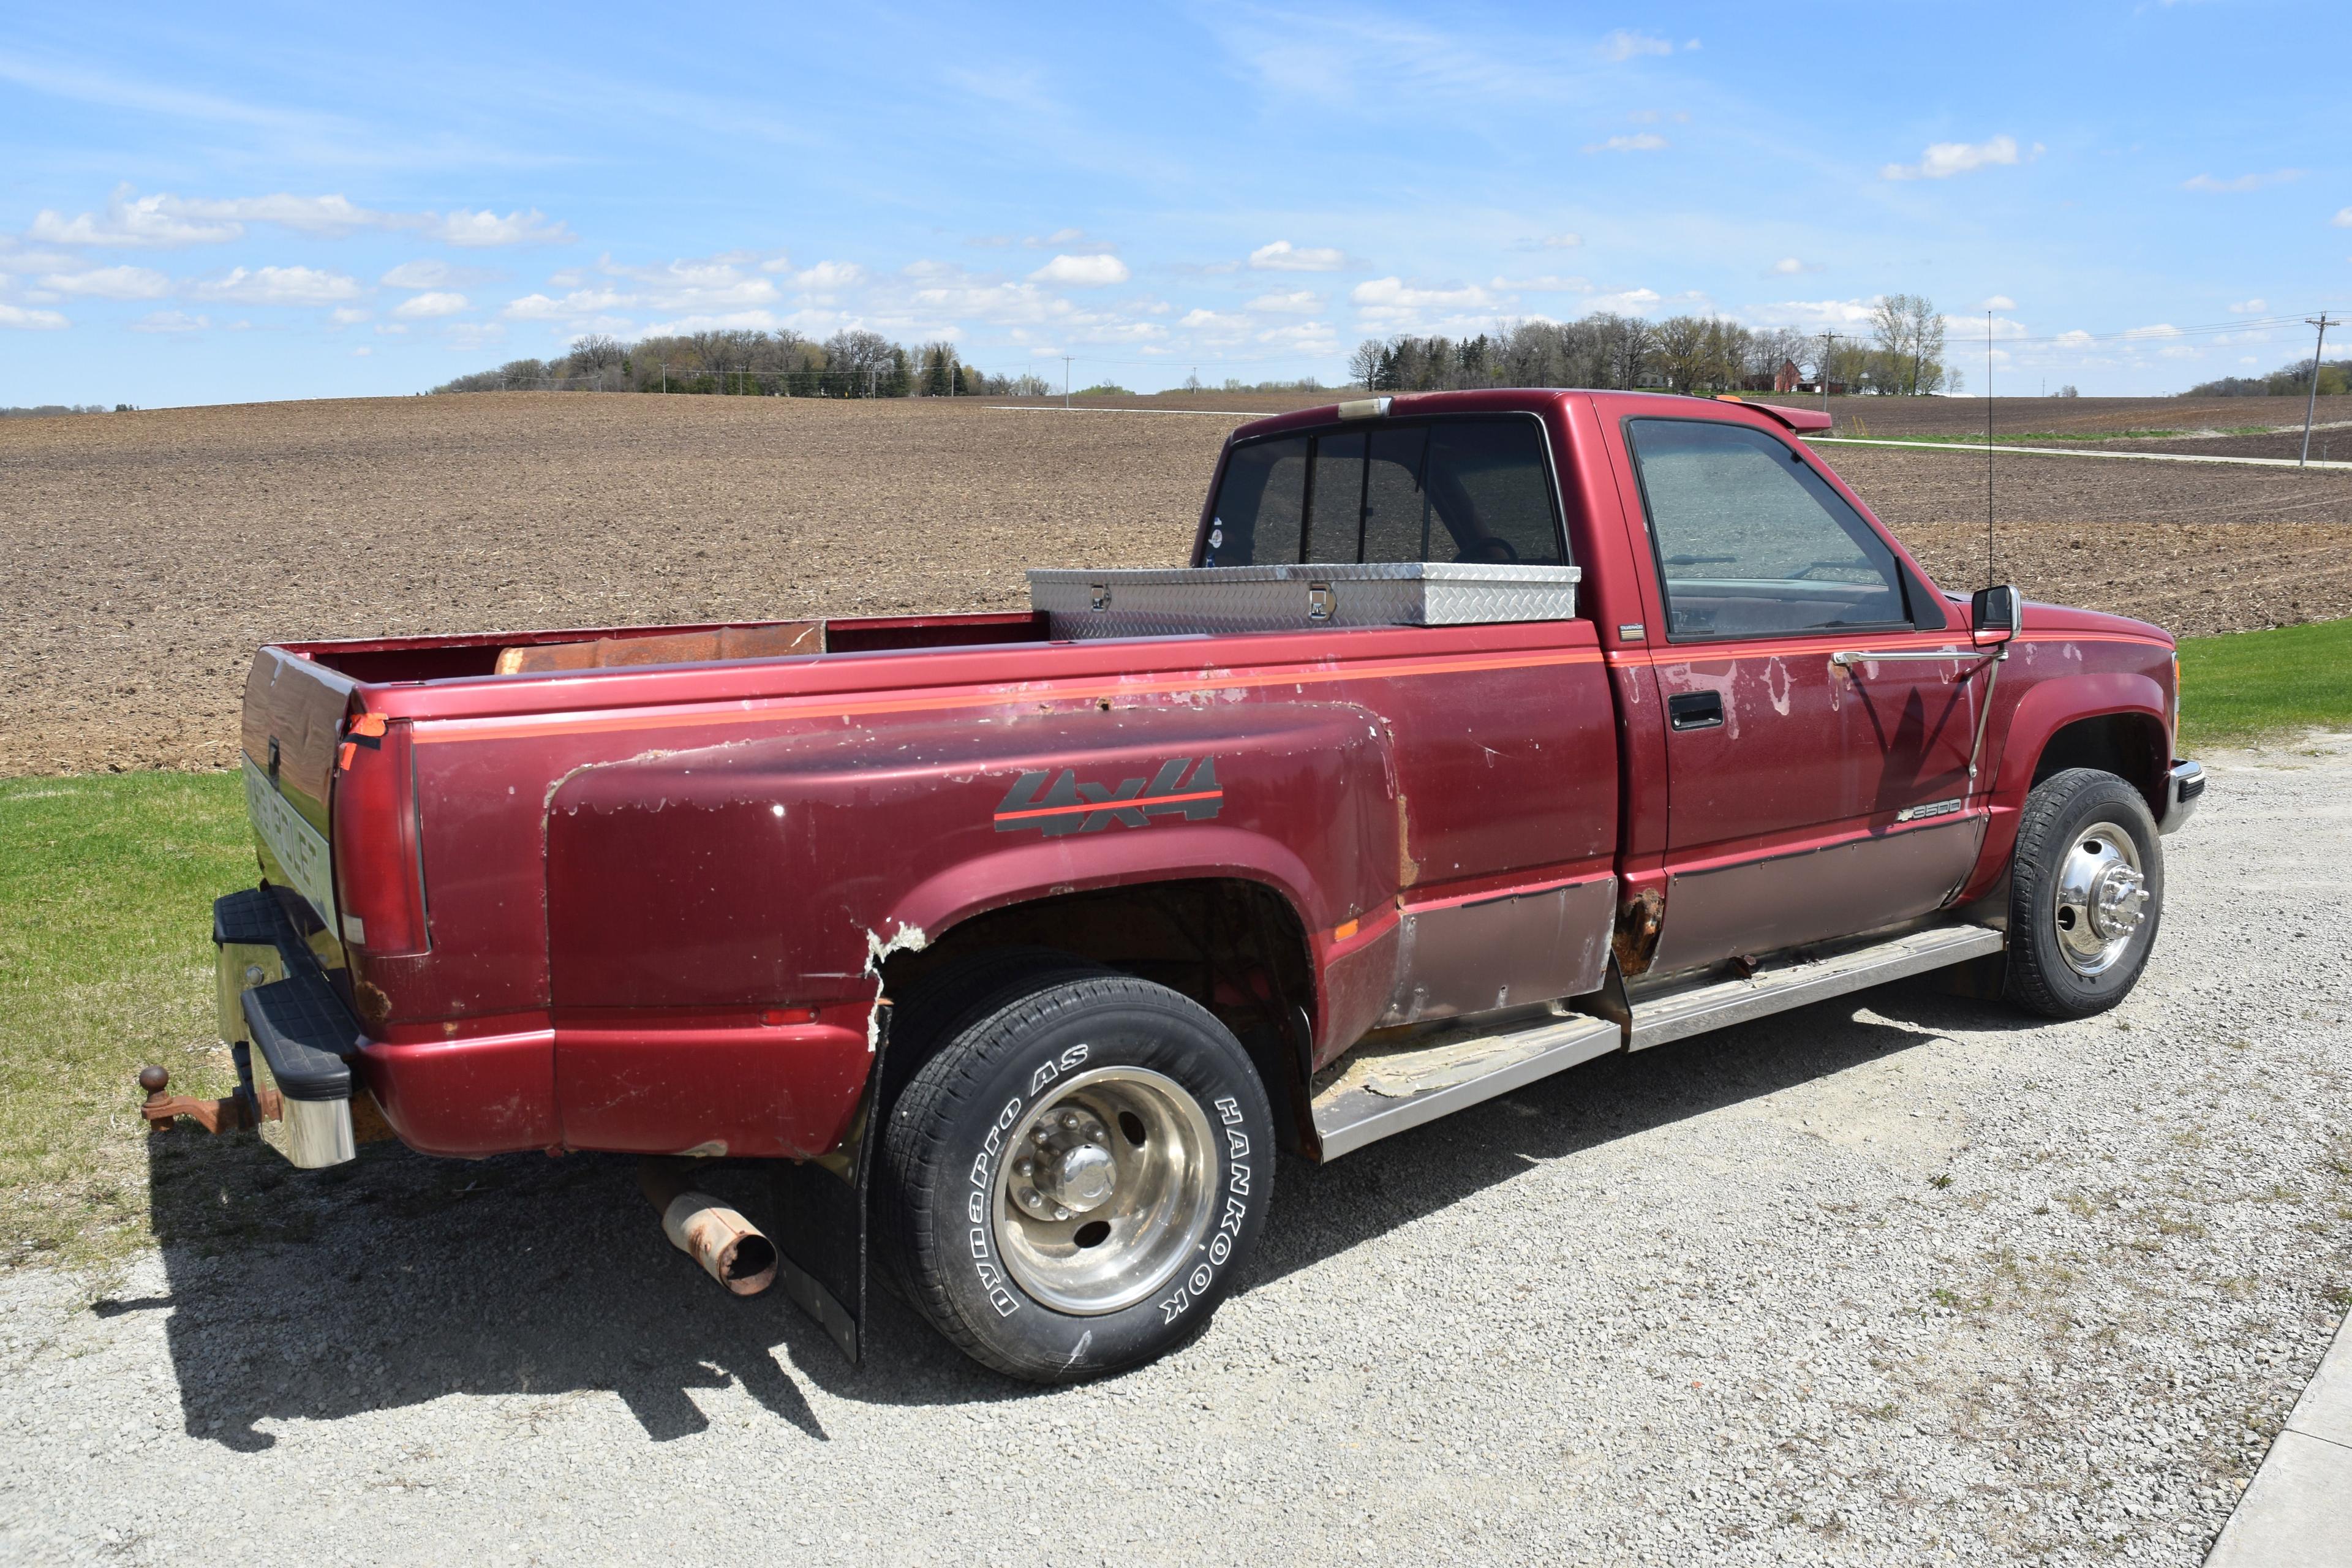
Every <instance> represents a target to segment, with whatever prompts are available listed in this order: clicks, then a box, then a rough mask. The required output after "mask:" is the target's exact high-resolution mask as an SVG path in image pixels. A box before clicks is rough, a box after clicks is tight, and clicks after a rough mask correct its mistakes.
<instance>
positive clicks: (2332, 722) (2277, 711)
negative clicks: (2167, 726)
mask: <svg viewBox="0 0 2352 1568" xmlns="http://www.w3.org/2000/svg"><path fill="white" fill-rule="evenodd" d="M2308 729H2330V730H2347V729H2352V620H2340V621H2315V622H2313V623H2311V624H2310V625H2308V626H2281V627H2278V628H2277V629H2276V630H2273V631H2266V632H2232V633H2231V634H2230V635H2228V636H2226V637H2184V638H2182V639H2181V643H2180V743H2181V749H2182V750H2183V751H2184V752H2187V753H2189V755H2192V756H2193V755H2195V754H2196V752H2197V751H2198V749H2199V748H2200V747H2203V746H2216V745H2224V746H2226V745H2243V744H2245V743H2247V742H2252V741H2259V740H2263V739H2264V738H2266V737H2271V736H2278V735H2287V734H2292V733H2294V732H2295V731H2300V730H2308Z"/></svg>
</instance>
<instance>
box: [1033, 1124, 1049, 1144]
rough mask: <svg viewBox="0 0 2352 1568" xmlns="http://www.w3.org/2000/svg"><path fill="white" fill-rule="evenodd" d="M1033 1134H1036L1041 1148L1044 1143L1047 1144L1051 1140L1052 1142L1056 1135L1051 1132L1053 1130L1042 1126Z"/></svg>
mask: <svg viewBox="0 0 2352 1568" xmlns="http://www.w3.org/2000/svg"><path fill="white" fill-rule="evenodd" d="M1033 1136H1034V1137H1035V1138H1036V1140H1037V1142H1038V1145H1039V1146H1040V1147H1041V1148H1042V1147H1043V1146H1044V1145H1045V1144H1047V1143H1050V1142H1053V1141H1054V1135H1053V1133H1051V1132H1049V1131H1046V1130H1045V1128H1043V1127H1040V1128H1039V1129H1037V1131H1036V1132H1035V1133H1034V1134H1033Z"/></svg>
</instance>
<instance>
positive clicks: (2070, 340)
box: [2050, 327, 2093, 349]
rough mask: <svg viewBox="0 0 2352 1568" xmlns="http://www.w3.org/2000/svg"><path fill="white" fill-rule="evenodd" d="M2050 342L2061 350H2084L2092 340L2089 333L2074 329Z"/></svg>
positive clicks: (2077, 328)
mask: <svg viewBox="0 0 2352 1568" xmlns="http://www.w3.org/2000/svg"><path fill="white" fill-rule="evenodd" d="M2050 341H2051V342H2052V343H2053V344H2055V345H2056V346H2057V347H2059V348H2062V349H2086V348H2089V347H2090V346H2091V343H2092V342H2093V339H2092V337H2091V334H2090V333H2088V332H2086V331H2084V330H2083V329H2082V328H2080V327H2076V328H2075V329H2074V330H2073V331H2066V332H2061V333H2059V334H2058V335H2057V336H2056V337H2054V338H2053V339H2051V340H2050Z"/></svg>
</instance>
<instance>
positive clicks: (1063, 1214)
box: [1054, 1204, 1070, 1219]
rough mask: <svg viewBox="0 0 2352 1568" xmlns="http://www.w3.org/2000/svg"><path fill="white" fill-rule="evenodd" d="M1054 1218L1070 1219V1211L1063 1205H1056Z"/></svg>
mask: <svg viewBox="0 0 2352 1568" xmlns="http://www.w3.org/2000/svg"><path fill="white" fill-rule="evenodd" d="M1054 1217H1055V1219H1067V1218H1069V1217H1070V1211H1069V1210H1067V1209H1066V1208H1064V1207H1063V1206H1062V1205H1059V1204H1055V1205H1054Z"/></svg>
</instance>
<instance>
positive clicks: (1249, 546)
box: [1202, 436, 1310, 566]
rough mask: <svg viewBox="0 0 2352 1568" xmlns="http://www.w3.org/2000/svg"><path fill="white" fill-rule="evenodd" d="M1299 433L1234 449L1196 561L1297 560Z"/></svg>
mask: <svg viewBox="0 0 2352 1568" xmlns="http://www.w3.org/2000/svg"><path fill="white" fill-rule="evenodd" d="M1309 439H1310V437H1305V436H1291V437H1285V438H1283V439H1281V440H1278V441H1253V442H1251V443H1250V444H1249V445H1248V446H1246V447H1235V448H1234V455H1233V458H1232V459H1231V460H1230V461H1228V462H1227V463H1226V464H1225V479H1224V483H1223V484H1222V485H1220V486H1218V487H1217V504H1216V507H1215V508H1214V510H1213V511H1212V513H1211V516H1212V519H1213V521H1212V522H1211V523H1210V526H1209V550H1208V553H1207V555H1206V556H1205V557H1204V558H1203V560H1202V564H1204V565H1209V566H1253V565H1265V564H1267V563H1274V562H1280V561H1296V560H1297V559H1298V545H1299V541H1300V539H1301V537H1302V531H1301V528H1300V523H1301V521H1303V517H1302V514H1303V512H1304V510H1305V508H1306V504H1307V441H1308V440H1309Z"/></svg>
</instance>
